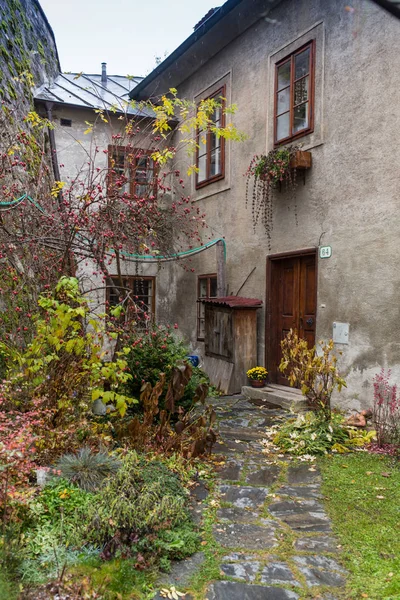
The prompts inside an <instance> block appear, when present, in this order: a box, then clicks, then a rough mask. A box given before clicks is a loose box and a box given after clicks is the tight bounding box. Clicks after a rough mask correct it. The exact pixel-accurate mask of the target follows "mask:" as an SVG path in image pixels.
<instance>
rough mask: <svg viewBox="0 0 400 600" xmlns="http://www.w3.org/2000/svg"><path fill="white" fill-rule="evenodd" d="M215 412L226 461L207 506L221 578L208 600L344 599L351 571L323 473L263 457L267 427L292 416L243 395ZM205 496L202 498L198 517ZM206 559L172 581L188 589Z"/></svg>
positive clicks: (219, 403) (222, 402) (179, 568)
mask: <svg viewBox="0 0 400 600" xmlns="http://www.w3.org/2000/svg"><path fill="white" fill-rule="evenodd" d="M215 407H216V411H217V413H218V420H219V430H220V437H219V441H218V443H217V444H216V446H215V447H214V450H213V451H214V452H215V453H217V454H218V455H220V456H221V461H220V462H221V463H222V464H221V465H220V467H219V473H218V484H217V486H216V489H215V490H214V492H213V495H212V497H208V499H207V505H208V509H209V507H210V506H214V507H215V508H214V511H216V512H214V515H215V518H214V521H213V529H212V532H213V536H214V540H215V542H216V544H215V546H216V549H217V554H218V560H219V573H220V575H219V577H220V579H219V580H218V581H213V582H210V583H209V585H208V587H207V591H206V593H205V596H204V600H205V599H207V600H302V599H305V598H307V599H311V598H315V599H317V598H318V600H338V599H339V598H342V597H343V595H341V594H343V588H344V586H345V583H346V572H345V570H344V569H343V567H342V566H341V565H340V562H339V551H340V550H339V548H338V542H337V540H336V539H335V538H334V536H333V535H332V532H331V524H330V521H329V518H328V517H327V515H326V513H325V511H324V508H323V506H322V504H321V491H320V475H319V472H318V470H317V468H316V467H315V466H313V463H310V462H301V463H299V462H293V461H290V460H288V458H287V457H285V456H283V455H280V454H278V453H268V454H267V453H265V452H263V445H262V443H261V439H262V438H264V437H265V429H266V428H267V427H269V426H271V425H277V424H278V425H279V423H281V422H283V421H284V420H285V419H287V418H288V416H289V414H288V413H287V412H286V411H283V410H281V409H279V408H276V407H273V406H271V405H269V406H268V405H267V404H266V403H264V404H263V403H259V405H258V406H257V405H255V404H251V403H250V402H248V401H247V400H245V399H244V398H242V397H239V396H233V397H224V398H218V399H216V400H215ZM205 495H206V494H205V492H204V490H203V493H201V492H200V493H199V495H198V503H197V506H196V512H197V517H198V518H199V520H201V516H202V515H203V514H204V513H203V504H202V502H203V501H204V497H205ZM206 510H207V508H206ZM203 558H204V557H203V555H202V554H201V553H199V554H198V555H195V556H194V557H192V559H189V561H184V562H183V563H177V565H176V566H175V567H174V568H173V571H172V573H171V575H170V577H169V579H168V583H170V584H174V585H176V587H177V589H179V590H180V591H185V590H187V589H188V588H189V589H190V579H191V577H193V575H194V574H195V573H196V569H199V568H200V569H201V563H202V561H203ZM185 598H186V599H187V600H189V599H190V598H192V596H191V595H190V594H189V593H188V594H187V595H186V596H185Z"/></svg>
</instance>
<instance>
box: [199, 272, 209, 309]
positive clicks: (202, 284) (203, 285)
mask: <svg viewBox="0 0 400 600" xmlns="http://www.w3.org/2000/svg"><path fill="white" fill-rule="evenodd" d="M199 293H200V298H206V297H207V279H200V280H199ZM201 306H204V305H201Z"/></svg>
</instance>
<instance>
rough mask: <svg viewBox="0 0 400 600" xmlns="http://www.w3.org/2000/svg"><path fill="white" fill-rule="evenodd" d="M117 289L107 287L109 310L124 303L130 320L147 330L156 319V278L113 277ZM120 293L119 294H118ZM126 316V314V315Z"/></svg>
mask: <svg viewBox="0 0 400 600" xmlns="http://www.w3.org/2000/svg"><path fill="white" fill-rule="evenodd" d="M112 280H113V284H114V285H115V287H107V302H108V308H111V307H113V306H117V305H118V304H120V303H123V305H124V306H125V308H126V310H127V314H128V317H129V318H134V319H135V320H136V323H137V326H138V327H139V328H145V327H146V326H147V325H148V324H149V323H151V322H153V321H154V318H155V289H156V278H155V277H123V279H122V287H121V282H120V280H119V278H118V277H112ZM117 292H118V293H117ZM125 314H126V313H125Z"/></svg>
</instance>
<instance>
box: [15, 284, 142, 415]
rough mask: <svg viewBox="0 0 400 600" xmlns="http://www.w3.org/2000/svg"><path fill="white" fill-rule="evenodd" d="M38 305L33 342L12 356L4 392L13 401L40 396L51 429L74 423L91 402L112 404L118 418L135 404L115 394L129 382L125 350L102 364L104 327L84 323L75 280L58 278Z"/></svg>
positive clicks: (85, 316)
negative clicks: (50, 417)
mask: <svg viewBox="0 0 400 600" xmlns="http://www.w3.org/2000/svg"><path fill="white" fill-rule="evenodd" d="M38 304H39V306H40V308H41V309H42V312H41V313H39V314H38V315H37V316H36V319H35V328H36V332H35V335H34V338H33V340H32V342H31V343H30V344H29V345H28V346H27V348H26V350H24V351H23V352H21V353H15V354H14V359H15V360H14V363H16V366H15V367H14V372H11V373H9V376H11V382H10V384H9V389H8V392H9V393H11V394H14V395H15V396H16V399H17V400H18V399H21V397H22V398H23V399H24V400H25V401H26V398H27V397H28V398H29V397H31V398H35V397H39V396H41V397H45V398H46V399H47V406H48V407H50V408H54V409H55V410H56V412H55V414H54V419H53V421H54V423H55V424H57V423H62V422H64V421H65V420H66V419H68V418H71V416H73V418H74V419H75V418H76V415H77V414H82V413H83V412H85V411H87V410H88V408H89V406H90V403H91V401H95V400H97V399H101V400H102V402H104V403H105V404H106V403H108V402H113V403H114V404H115V406H116V408H117V410H118V411H119V412H120V414H121V415H123V414H124V413H125V411H126V408H127V405H128V404H131V403H133V402H135V400H134V399H133V398H130V397H128V396H126V395H124V394H122V393H120V390H119V387H120V386H122V385H124V384H126V382H127V381H128V380H129V379H130V375H129V373H128V372H127V371H126V368H127V362H126V356H127V355H128V354H129V351H130V350H129V348H124V349H123V350H122V351H121V352H119V353H117V357H116V359H115V360H114V361H107V360H106V359H107V351H106V350H104V344H105V342H106V334H105V330H104V323H103V322H102V321H101V319H99V318H90V315H89V306H88V302H87V300H86V299H85V298H83V297H82V295H81V293H80V291H79V284H78V280H77V279H76V278H74V277H61V279H60V280H59V282H58V284H57V285H56V287H55V290H54V292H53V293H51V294H49V295H44V294H42V295H41V296H40V297H39V301H38ZM105 383H107V384H108V387H109V389H105V386H104V384H105Z"/></svg>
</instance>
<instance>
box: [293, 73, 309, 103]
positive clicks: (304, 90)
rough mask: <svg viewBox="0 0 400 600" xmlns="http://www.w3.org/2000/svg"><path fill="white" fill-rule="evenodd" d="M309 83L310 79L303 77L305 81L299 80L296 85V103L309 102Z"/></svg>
mask: <svg viewBox="0 0 400 600" xmlns="http://www.w3.org/2000/svg"><path fill="white" fill-rule="evenodd" d="M308 82H309V77H308V75H307V77H303V79H299V81H296V83H295V84H294V103H295V105H296V104H301V103H302V102H306V101H307V100H308Z"/></svg>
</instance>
